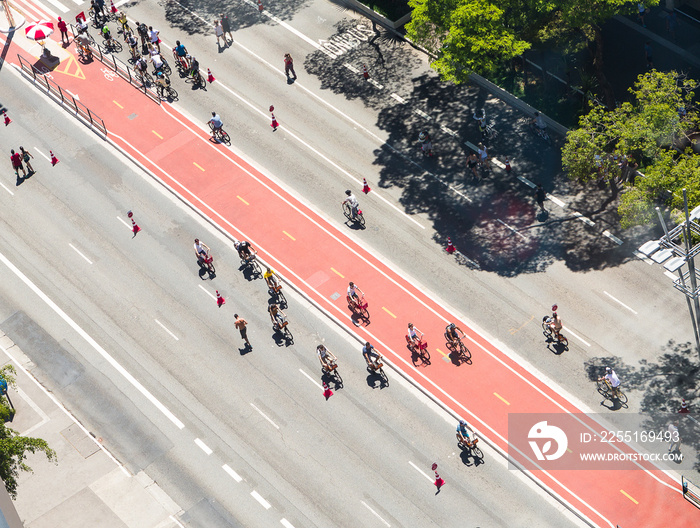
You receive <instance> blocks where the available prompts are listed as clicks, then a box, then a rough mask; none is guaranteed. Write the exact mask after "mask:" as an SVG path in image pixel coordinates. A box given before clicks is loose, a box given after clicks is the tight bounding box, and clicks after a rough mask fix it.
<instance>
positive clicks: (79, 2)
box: [73, 0, 85, 5]
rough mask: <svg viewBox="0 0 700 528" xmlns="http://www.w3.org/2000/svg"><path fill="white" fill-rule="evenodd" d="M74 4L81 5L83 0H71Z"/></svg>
mask: <svg viewBox="0 0 700 528" xmlns="http://www.w3.org/2000/svg"><path fill="white" fill-rule="evenodd" d="M73 3H74V4H78V5H83V4H84V3H85V2H83V0H73Z"/></svg>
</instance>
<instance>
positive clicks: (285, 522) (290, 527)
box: [280, 518, 294, 528]
mask: <svg viewBox="0 0 700 528" xmlns="http://www.w3.org/2000/svg"><path fill="white" fill-rule="evenodd" d="M280 523H282V526H284V528H294V525H293V524H292V523H290V522H289V521H288V520H287V519H285V518H282V519H280Z"/></svg>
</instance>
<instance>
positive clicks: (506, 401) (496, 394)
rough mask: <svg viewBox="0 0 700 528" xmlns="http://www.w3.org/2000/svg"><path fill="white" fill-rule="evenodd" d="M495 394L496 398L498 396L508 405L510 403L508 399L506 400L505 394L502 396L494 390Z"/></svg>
mask: <svg viewBox="0 0 700 528" xmlns="http://www.w3.org/2000/svg"><path fill="white" fill-rule="evenodd" d="M493 395H494V396H495V397H496V398H498V399H499V400H501V401H502V402H503V403H505V404H506V405H510V403H509V402H508V400H506V399H505V398H504V397H503V396H501V395H500V394H498V393H497V392H494V393H493Z"/></svg>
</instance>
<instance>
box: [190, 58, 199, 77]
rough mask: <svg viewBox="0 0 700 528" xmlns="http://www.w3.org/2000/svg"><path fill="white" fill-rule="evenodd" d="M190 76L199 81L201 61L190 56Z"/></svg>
mask: <svg viewBox="0 0 700 528" xmlns="http://www.w3.org/2000/svg"><path fill="white" fill-rule="evenodd" d="M189 60H190V75H191V76H192V78H193V79H197V78H198V76H199V61H198V60H197V59H196V58H194V57H192V56H190V59H189Z"/></svg>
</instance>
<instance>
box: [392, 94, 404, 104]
mask: <svg viewBox="0 0 700 528" xmlns="http://www.w3.org/2000/svg"><path fill="white" fill-rule="evenodd" d="M391 97H392V98H393V99H396V100H397V101H398V102H399V103H401V104H406V99H404V98H403V97H401V96H400V95H398V94H395V93H393V94H391Z"/></svg>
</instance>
